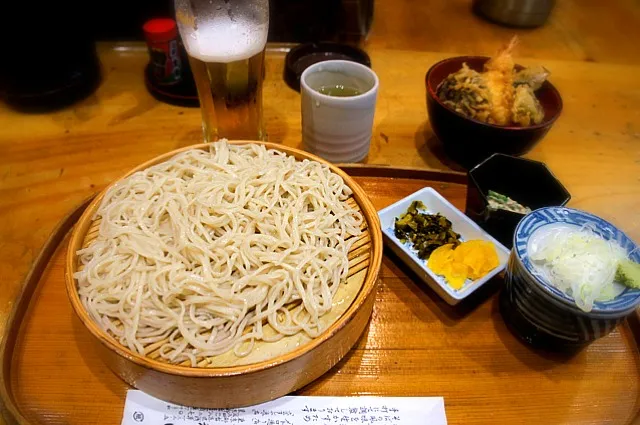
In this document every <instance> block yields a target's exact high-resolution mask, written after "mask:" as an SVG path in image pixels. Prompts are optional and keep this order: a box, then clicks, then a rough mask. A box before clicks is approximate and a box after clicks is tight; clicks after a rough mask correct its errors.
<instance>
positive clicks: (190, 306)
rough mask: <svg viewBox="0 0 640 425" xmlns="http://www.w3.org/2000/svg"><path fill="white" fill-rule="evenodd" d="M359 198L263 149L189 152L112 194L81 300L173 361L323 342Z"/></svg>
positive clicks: (106, 323)
mask: <svg viewBox="0 0 640 425" xmlns="http://www.w3.org/2000/svg"><path fill="white" fill-rule="evenodd" d="M350 195H351V190H350V189H349V187H348V186H347V185H346V184H345V183H344V181H343V179H342V178H341V177H340V176H339V175H337V174H335V173H333V172H332V171H331V170H330V169H329V167H328V166H326V165H323V164H320V163H318V162H315V161H309V160H303V161H296V159H295V158H294V157H291V156H287V155H286V154H285V153H283V152H279V151H276V150H267V149H266V148H265V147H264V146H262V145H254V144H250V145H242V146H238V145H229V144H227V143H226V142H218V143H214V144H212V145H211V147H210V150H209V151H208V152H207V151H203V150H196V149H194V150H189V151H186V152H184V153H181V154H178V155H176V156H175V157H173V158H172V159H170V160H168V161H166V162H163V163H161V164H158V165H155V166H152V167H150V168H148V169H146V170H144V171H139V172H137V173H135V174H133V175H131V176H129V177H127V178H126V179H124V180H122V181H120V182H118V183H117V184H116V185H115V186H113V187H112V188H110V189H109V190H108V192H107V193H106V195H105V197H104V199H103V200H102V203H101V204H100V207H99V209H98V210H97V213H96V216H95V217H94V219H98V218H100V219H101V222H100V228H99V234H98V236H97V238H96V239H95V240H94V241H92V242H91V243H90V245H89V246H88V247H86V248H84V249H81V250H79V251H78V256H79V262H80V271H78V272H77V273H76V274H75V278H76V279H77V282H78V292H79V295H80V298H81V300H82V303H83V304H84V306H85V308H86V309H87V311H88V312H89V314H90V316H91V317H92V319H93V320H95V322H96V323H97V324H98V325H99V326H100V327H101V328H102V329H104V330H105V331H106V332H108V333H109V334H110V335H112V336H113V337H115V338H116V339H117V340H118V341H119V342H120V343H121V344H122V345H124V346H126V347H128V348H129V349H131V350H132V351H134V352H137V353H139V354H142V355H145V354H148V353H149V352H150V351H152V350H158V349H159V353H160V356H161V358H162V359H164V360H165V361H169V362H172V363H180V362H184V361H189V362H190V363H191V365H192V366H196V365H197V362H198V361H199V360H201V359H202V358H207V357H211V356H216V355H219V354H222V353H225V352H227V351H229V350H232V349H233V350H234V352H235V354H236V355H238V356H243V355H246V354H248V353H249V352H250V351H251V350H252V348H253V346H254V343H255V341H259V340H262V341H275V340H278V339H280V338H282V337H284V336H286V335H293V334H296V333H298V332H301V331H302V332H305V333H306V334H308V335H309V336H310V337H316V336H318V335H319V334H320V333H321V332H322V331H323V327H322V324H321V321H320V320H319V319H320V317H321V316H322V315H323V314H325V313H327V312H328V311H329V310H330V309H331V305H332V298H333V296H334V294H335V293H336V291H337V289H338V286H339V285H340V283H341V282H344V280H345V279H346V277H347V272H348V267H349V262H348V259H347V254H348V252H349V248H350V246H351V244H352V241H353V240H354V239H355V238H351V239H349V238H350V237H351V236H355V235H358V234H359V233H360V232H361V230H360V226H361V224H362V221H363V218H362V215H361V214H360V213H359V212H358V211H357V210H356V209H354V208H353V207H351V206H349V205H348V204H347V202H346V200H347V198H348V197H349V196H350ZM348 239H349V240H348ZM267 324H268V325H269V326H270V327H271V328H273V330H275V332H273V331H271V332H265V330H266V329H265V328H266V327H267V326H266V325H267Z"/></svg>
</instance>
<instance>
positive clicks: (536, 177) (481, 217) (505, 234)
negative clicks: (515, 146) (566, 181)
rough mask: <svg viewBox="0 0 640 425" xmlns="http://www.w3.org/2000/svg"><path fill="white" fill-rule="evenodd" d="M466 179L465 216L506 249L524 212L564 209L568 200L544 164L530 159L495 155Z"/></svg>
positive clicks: (564, 190)
mask: <svg viewBox="0 0 640 425" xmlns="http://www.w3.org/2000/svg"><path fill="white" fill-rule="evenodd" d="M468 177H469V186H468V188H467V207H466V210H465V214H466V215H467V216H468V217H469V218H471V219H472V220H473V221H475V222H476V223H478V224H479V225H480V227H482V228H483V229H484V230H486V231H487V233H489V234H490V235H491V236H493V237H494V238H496V239H497V240H498V241H500V242H501V243H502V244H503V245H504V246H505V247H507V248H511V247H512V246H513V232H514V231H515V228H516V226H517V225H518V222H519V221H520V220H521V219H522V218H523V217H524V216H525V214H526V211H527V210H530V211H533V210H536V209H538V208H542V207H551V206H564V205H565V204H566V203H567V202H569V200H570V199H571V195H570V194H569V192H568V191H567V189H566V188H565V187H564V186H563V185H562V183H560V181H559V180H558V179H557V178H556V177H555V176H554V175H553V173H552V172H551V170H549V168H548V167H547V166H546V164H544V163H542V162H539V161H533V160H531V159H526V158H518V157H515V156H510V155H504V154H500V153H496V154H493V155H491V156H490V157H489V158H487V159H485V160H484V161H483V162H481V163H480V164H478V165H476V166H475V167H474V168H473V169H471V170H470V171H469V173H468ZM506 198H509V201H506ZM516 211H517V212H516Z"/></svg>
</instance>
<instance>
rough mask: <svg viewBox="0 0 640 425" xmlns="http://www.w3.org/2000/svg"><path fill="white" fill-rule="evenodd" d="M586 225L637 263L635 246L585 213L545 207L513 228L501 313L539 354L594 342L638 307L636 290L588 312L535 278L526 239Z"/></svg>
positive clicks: (639, 256)
mask: <svg viewBox="0 0 640 425" xmlns="http://www.w3.org/2000/svg"><path fill="white" fill-rule="evenodd" d="M557 223H563V224H567V225H574V226H576V227H582V226H583V225H585V224H587V225H589V227H591V228H592V229H593V230H594V232H595V233H596V234H598V235H599V236H601V237H603V238H604V239H607V240H611V239H614V240H616V241H617V242H618V243H619V244H620V246H622V247H623V248H624V249H625V250H626V251H627V253H630V255H631V259H633V260H634V261H636V262H640V250H637V249H636V244H635V243H634V242H633V241H632V240H631V239H630V238H629V237H627V235H625V234H624V233H623V232H622V231H620V230H619V229H617V228H616V227H615V226H613V225H612V224H611V223H609V222H607V221H605V220H603V219H601V218H599V217H596V216H594V215H592V214H589V213H586V212H584V211H579V210H575V209H571V208H564V207H546V208H541V209H538V210H535V211H533V212H532V213H530V214H528V215H527V216H525V217H524V218H523V219H522V220H521V221H520V223H519V224H518V226H517V227H516V230H515V233H514V237H513V249H512V251H511V255H510V257H509V263H508V265H507V271H506V274H505V281H506V285H505V290H504V291H503V293H502V294H501V296H500V310H501V312H502V315H503V317H504V319H505V322H506V323H507V325H508V326H509V327H510V328H511V329H512V330H513V331H514V332H515V333H516V334H517V335H518V336H520V337H521V338H522V339H524V340H525V341H527V342H529V343H531V344H533V345H536V346H541V347H544V348H560V349H562V348H567V347H572V346H581V345H584V344H587V343H589V342H591V341H593V340H595V339H598V338H600V337H602V336H604V335H606V334H608V333H609V332H611V331H612V330H613V329H614V328H615V326H616V325H617V324H618V323H620V322H621V321H622V320H623V319H624V318H625V317H626V316H627V315H629V314H630V313H632V312H633V311H634V310H635V309H636V308H637V307H638V305H640V290H636V289H630V288H625V289H624V291H623V292H622V293H620V294H619V295H618V296H617V297H616V298H614V299H612V300H610V301H606V302H596V303H595V304H594V306H593V309H592V310H591V311H590V312H588V313H587V312H584V311H583V310H581V309H580V308H578V307H577V306H576V304H575V301H574V300H573V298H572V297H570V296H568V295H566V294H565V293H563V292H562V291H560V290H558V289H557V288H555V287H554V286H553V285H552V284H551V283H550V282H549V281H548V280H546V278H545V277H543V276H541V275H539V274H538V273H536V272H535V268H534V266H533V265H532V263H531V260H530V259H529V254H528V252H527V246H528V243H529V238H530V237H531V235H533V234H534V232H536V231H537V230H539V229H540V228H542V227H544V226H548V225H553V224H557Z"/></svg>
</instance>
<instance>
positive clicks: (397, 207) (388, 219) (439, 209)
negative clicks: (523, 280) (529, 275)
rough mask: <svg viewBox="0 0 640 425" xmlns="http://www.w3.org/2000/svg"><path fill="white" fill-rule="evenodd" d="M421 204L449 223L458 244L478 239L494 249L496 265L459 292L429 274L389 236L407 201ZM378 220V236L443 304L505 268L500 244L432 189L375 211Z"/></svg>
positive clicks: (506, 252) (407, 248) (413, 254)
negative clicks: (458, 237) (379, 233)
mask: <svg viewBox="0 0 640 425" xmlns="http://www.w3.org/2000/svg"><path fill="white" fill-rule="evenodd" d="M413 201H422V203H423V204H424V205H425V206H426V207H427V209H426V212H428V213H432V214H435V213H440V214H442V215H443V216H445V217H447V218H448V219H449V220H450V221H451V225H452V226H453V230H454V232H456V233H459V234H460V239H462V241H468V240H471V239H481V240H485V241H489V242H491V243H493V244H494V245H495V246H496V250H497V251H498V260H499V261H500V264H499V265H498V267H496V268H495V269H493V270H491V271H490V272H489V273H488V274H487V275H486V276H484V277H482V278H481V279H476V280H474V281H471V280H467V281H466V282H465V284H464V286H463V287H462V288H460V289H457V290H456V289H453V288H452V287H450V286H449V285H448V284H447V282H446V281H445V279H444V277H442V276H438V275H437V274H435V273H433V272H432V271H431V270H430V269H429V268H428V267H427V263H426V261H425V260H421V259H420V258H418V255H417V254H416V252H415V251H414V250H413V249H411V247H410V245H409V244H403V243H401V242H400V241H399V240H398V238H396V237H395V235H394V233H393V223H394V220H395V218H396V217H400V215H402V214H404V213H405V212H406V211H407V209H408V208H409V205H411V202H413ZM378 216H379V217H380V225H381V226H382V237H383V238H384V242H385V244H386V245H387V246H388V247H389V248H391V250H392V251H393V252H394V253H395V254H396V255H397V256H398V257H400V258H401V259H402V260H403V261H404V262H405V263H406V264H407V265H408V266H409V267H410V268H411V270H413V271H414V273H416V274H417V275H418V276H419V277H420V278H421V279H422V280H423V281H424V282H425V283H426V284H427V285H429V287H431V289H433V290H434V291H435V292H436V293H437V294H438V295H440V297H442V298H443V299H444V300H445V301H446V302H447V303H449V304H451V305H456V304H458V303H459V302H460V301H462V300H463V299H464V298H466V297H468V296H469V295H470V294H472V293H473V292H475V291H476V290H477V289H478V288H479V287H481V286H482V285H484V284H485V283H486V282H487V281H489V279H491V278H492V277H493V276H495V275H496V274H498V273H500V272H501V271H502V270H504V268H505V267H506V265H507V261H508V259H509V250H508V249H507V248H505V247H504V245H502V244H501V243H500V242H498V241H497V240H495V239H494V238H493V237H491V235H489V234H488V233H487V232H485V231H484V230H482V229H481V228H480V226H478V225H477V224H476V223H474V222H473V221H472V220H471V219H470V218H469V217H467V216H466V215H464V213H463V212H462V211H460V210H459V209H457V208H456V207H454V206H453V205H452V204H451V203H450V202H449V201H447V200H446V199H445V198H443V197H442V195H440V194H439V193H438V192H436V190H435V189H433V188H431V187H425V188H424V189H421V190H419V191H417V192H414V193H412V194H411V195H409V196H407V197H406V198H404V199H401V200H399V201H398V202H396V203H395V204H393V205H390V206H388V207H387V208H384V209H383V210H380V211H378Z"/></svg>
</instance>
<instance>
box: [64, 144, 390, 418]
mask: <svg viewBox="0 0 640 425" xmlns="http://www.w3.org/2000/svg"><path fill="white" fill-rule="evenodd" d="M230 143H233V144H247V143H261V144H264V145H265V146H266V147H267V148H269V149H277V150H279V151H282V152H286V153H287V154H289V155H292V156H294V157H295V158H296V159H298V160H302V159H310V160H314V161H318V162H321V163H325V164H327V165H328V166H329V167H330V168H331V170H332V171H333V172H334V173H336V174H338V175H340V176H341V177H342V178H343V179H344V181H345V183H346V184H347V185H348V186H349V187H350V188H351V189H352V191H353V196H352V198H350V199H349V201H348V202H353V203H354V205H355V206H357V207H358V208H359V209H360V211H361V213H362V215H363V217H364V218H365V223H364V225H363V234H362V236H360V237H358V241H357V242H355V243H354V244H353V245H352V247H351V250H350V252H349V276H348V278H347V282H346V284H344V285H342V286H341V289H340V291H339V292H338V293H337V294H336V299H334V306H335V308H334V309H333V311H332V312H330V313H329V314H327V315H326V316H327V317H323V320H324V321H325V322H324V323H325V325H327V326H328V327H327V329H326V330H325V331H324V332H323V333H322V334H321V335H320V336H318V337H317V338H314V339H310V338H308V337H307V336H305V335H302V334H298V335H293V336H290V337H287V338H284V339H283V340H281V341H278V342H277V343H265V342H260V343H258V344H259V347H256V348H257V349H256V348H254V350H253V352H252V354H250V355H249V356H248V358H238V357H236V356H234V355H233V354H231V353H227V354H225V355H222V356H219V358H218V359H214V361H213V363H212V364H209V365H207V367H190V366H189V365H187V364H180V365H173V364H169V363H166V362H163V361H160V360H158V359H157V353H154V352H151V353H148V355H147V356H141V355H139V354H137V353H134V352H132V351H131V350H129V349H127V348H126V347H124V346H122V345H121V344H119V343H118V342H117V341H116V340H115V339H114V338H113V337H111V336H110V335H108V334H107V333H106V332H104V331H103V330H102V329H100V328H99V327H98V326H97V325H96V323H95V322H94V321H93V320H92V319H91V318H90V317H89V315H88V313H87V312H86V310H85V309H84V307H83V305H82V303H81V301H80V298H79V296H78V292H77V287H76V282H75V279H74V278H73V274H74V273H75V272H76V271H77V266H78V259H77V255H76V252H77V251H78V249H80V248H81V247H83V246H86V245H87V244H88V243H90V242H91V241H92V240H93V239H94V238H95V237H96V234H97V225H98V224H99V222H96V221H94V220H93V217H94V215H95V212H96V210H97V208H98V207H99V205H100V202H101V201H102V198H103V196H104V194H105V193H106V191H107V190H108V189H109V187H107V188H106V189H105V190H103V191H102V192H101V193H100V194H99V195H98V196H97V197H96V198H95V199H94V200H93V201H92V202H91V204H90V205H89V207H88V208H87V209H86V211H85V212H84V214H83V215H82V217H81V218H80V220H79V221H78V224H77V225H76V227H75V229H74V231H73V233H72V235H71V241H70V243H69V246H68V250H67V260H66V266H65V268H66V273H65V282H66V288H67V294H68V296H69V299H70V301H71V305H72V307H73V310H74V311H75V313H76V314H77V316H78V317H79V318H80V320H81V322H82V323H83V324H84V326H85V328H86V329H87V330H88V331H89V333H90V334H91V335H92V337H93V339H94V340H95V341H96V342H98V343H99V344H98V345H99V346H100V349H101V351H102V354H103V356H102V357H103V359H104V361H105V362H106V364H107V365H108V366H109V368H111V369H112V370H113V371H114V372H115V373H116V374H117V375H118V376H119V377H120V378H122V379H123V380H124V381H125V382H127V383H129V384H130V385H132V386H134V387H136V388H139V389H141V390H143V391H145V392H147V393H149V394H151V395H153V396H155V397H158V398H160V399H163V400H167V401H170V402H174V403H178V404H184V405H189V406H197V407H215V408H221V407H241V406H250V405H254V404H258V403H262V402H265V401H268V400H272V399H274V398H277V397H280V396H282V395H285V394H288V393H290V392H292V391H295V390H296V389H298V388H301V387H302V386H304V385H306V384H308V383H309V382H311V381H313V380H314V379H316V378H318V377H319V376H321V375H322V374H324V373H325V372H326V371H328V370H329V369H330V368H331V367H333V366H334V365H335V364H336V363H338V361H340V359H342V357H343V356H344V355H345V354H346V353H347V352H348V351H349V350H350V349H351V347H352V346H353V345H354V344H355V343H356V341H357V340H358V338H359V336H360V335H361V334H362V332H363V330H364V329H365V326H366V325H367V323H368V321H369V317H370V316H371V311H372V308H373V301H374V298H375V288H376V284H377V280H378V272H379V270H380V265H381V261H382V234H381V231H380V224H379V221H378V215H377V212H376V210H375V208H374V207H373V205H372V203H371V201H370V200H369V198H368V197H367V195H366V194H365V192H364V191H363V190H362V188H360V186H359V185H358V184H357V183H356V182H355V181H354V180H353V179H352V178H351V177H349V176H348V175H347V174H346V173H344V172H343V171H342V170H340V169H339V168H337V167H336V166H334V165H332V164H330V163H328V162H327V161H324V160H323V159H321V158H318V157H316V156H315V155H312V154H309V153H307V152H304V151H301V150H298V149H294V148H290V147H286V146H281V145H277V144H273V143H267V142H254V141H234V142H230ZM189 149H208V145H207V144H201V145H194V146H189V147H186V148H183V149H179V150H175V151H172V152H168V153H166V154H163V155H161V156H158V157H156V158H154V159H153V160H151V161H148V162H146V163H144V164H142V165H140V166H138V167H136V168H134V169H133V170H131V171H130V172H128V173H127V174H125V175H124V176H122V178H124V177H126V176H128V175H130V174H132V173H134V172H137V171H140V170H143V169H146V168H148V167H150V166H152V165H155V164H158V163H160V162H163V161H166V160H168V159H169V158H171V157H173V156H174V155H176V154H177V153H179V152H183V151H185V150H189ZM119 180H121V179H118V180H116V182H117V181H119ZM113 184H115V182H114V183H113ZM206 363H207V362H206V361H203V362H202V364H203V365H204V364H206Z"/></svg>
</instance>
